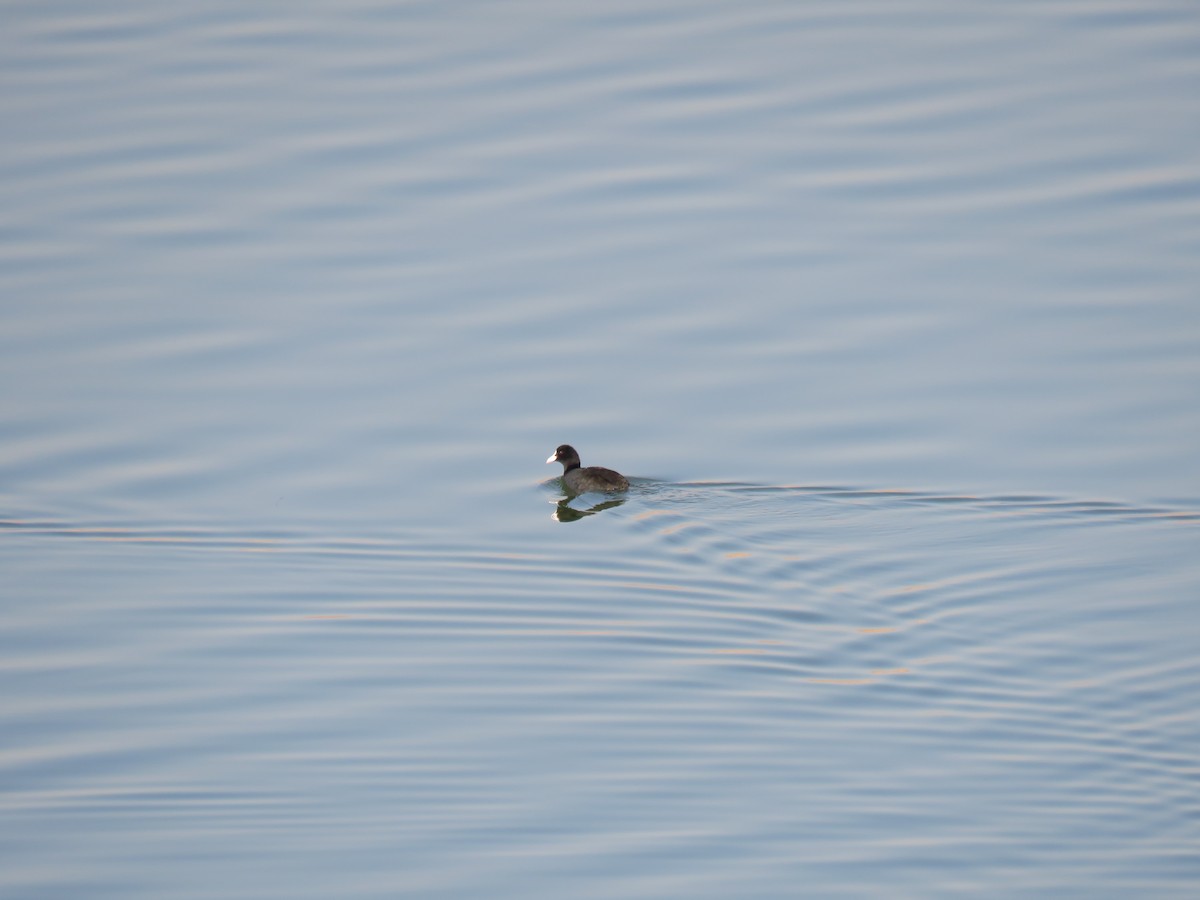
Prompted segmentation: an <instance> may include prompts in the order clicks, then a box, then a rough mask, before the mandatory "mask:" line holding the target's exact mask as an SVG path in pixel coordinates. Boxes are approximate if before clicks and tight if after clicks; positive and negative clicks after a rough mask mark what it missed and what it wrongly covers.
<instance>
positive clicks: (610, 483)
mask: <svg viewBox="0 0 1200 900" xmlns="http://www.w3.org/2000/svg"><path fill="white" fill-rule="evenodd" d="M546 462H548V463H552V462H560V463H562V467H563V474H562V480H563V484H564V485H565V486H566V488H567V490H568V491H570V492H571V493H572V494H586V493H588V492H589V491H610V492H611V491H627V490H629V479H628V478H626V477H625V476H624V475H622V474H621V473H620V472H614V471H613V470H612V469H606V468H604V467H603V466H588V467H587V468H586V469H585V468H583V467H582V466H581V465H580V464H579V453H578V452H576V450H575V448H574V447H572V446H571V445H570V444H563V445H561V446H560V447H559V448H558V449H557V450H555V451H554V453H553V455H552V456H551V457H550V458H549V459H548V460H546Z"/></svg>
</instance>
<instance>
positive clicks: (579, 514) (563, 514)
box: [554, 497, 625, 522]
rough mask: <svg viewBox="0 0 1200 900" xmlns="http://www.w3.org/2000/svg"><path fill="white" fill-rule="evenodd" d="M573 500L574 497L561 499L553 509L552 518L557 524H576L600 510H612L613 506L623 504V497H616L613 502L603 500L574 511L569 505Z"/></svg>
mask: <svg viewBox="0 0 1200 900" xmlns="http://www.w3.org/2000/svg"><path fill="white" fill-rule="evenodd" d="M574 499H575V498H574V497H563V498H562V499H561V500H559V501H558V502H557V504H556V505H555V507H554V518H555V519H557V520H558V521H559V522H578V521H579V520H580V519H582V518H584V517H585V516H594V515H595V514H596V513H598V512H600V511H601V510H605V509H612V508H613V507H614V506H620V505H621V504H622V503H624V502H625V498H624V497H618V498H616V499H615V500H605V501H604V502H602V503H597V504H596V505H595V506H589V507H588V508H587V509H575V508H574V507H573V506H570V505H569V504H570V502H571V501H572V500H574Z"/></svg>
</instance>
